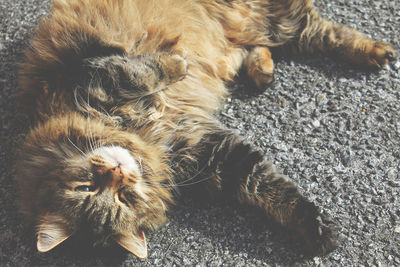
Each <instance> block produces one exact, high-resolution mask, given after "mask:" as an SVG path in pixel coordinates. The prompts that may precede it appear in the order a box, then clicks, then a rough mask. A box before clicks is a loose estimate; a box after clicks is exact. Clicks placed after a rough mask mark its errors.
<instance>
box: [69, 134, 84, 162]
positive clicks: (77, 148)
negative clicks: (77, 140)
mask: <svg viewBox="0 0 400 267" xmlns="http://www.w3.org/2000/svg"><path fill="white" fill-rule="evenodd" d="M67 139H68V141H69V142H70V143H71V144H72V145H73V146H74V147H75V148H76V150H78V151H79V152H80V153H81V154H82V156H85V157H86V154H85V153H84V152H83V151H82V150H81V149H80V148H79V147H78V146H77V145H75V144H74V142H72V140H71V139H70V138H69V137H68V136H67Z"/></svg>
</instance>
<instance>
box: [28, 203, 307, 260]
mask: <svg viewBox="0 0 400 267" xmlns="http://www.w3.org/2000/svg"><path fill="white" fill-rule="evenodd" d="M197 203H198V200H197V199H193V198H190V197H189V198H188V197H187V196H184V197H183V198H181V199H180V200H179V201H178V202H177V205H176V207H175V209H174V212H172V213H171V214H169V218H170V221H169V222H168V223H167V224H166V225H165V226H163V227H161V228H160V229H159V230H156V231H154V232H151V233H148V236H147V239H148V250H149V256H148V258H147V259H145V260H141V259H138V258H136V257H135V256H134V255H132V254H130V253H128V252H127V251H125V250H124V249H122V248H121V247H119V246H118V245H111V246H110V247H107V248H93V247H92V246H91V245H90V244H89V243H88V242H87V240H85V239H84V237H83V236H75V237H72V238H70V239H69V240H67V241H65V242H64V243H63V244H61V245H59V246H58V247H57V248H55V249H54V250H53V251H51V252H50V253H48V254H44V255H43V256H41V257H40V258H39V259H36V260H35V262H36V263H45V262H50V261H51V260H52V259H57V262H64V263H71V264H75V263H78V264H84V265H85V266H126V265H129V266H131V265H132V266H142V265H143V266H169V265H174V264H175V265H177V266H181V265H185V264H186V265H187V264H188V263H189V265H193V266H194V265H196V264H200V265H201V266H203V265H204V266H209V265H213V263H215V262H216V261H218V260H220V261H222V262H223V263H224V264H226V265H227V266H234V265H236V264H233V263H234V261H235V257H236V256H235V255H238V256H239V258H241V259H246V260H249V261H251V262H256V263H257V262H258V263H259V264H262V263H267V264H269V265H276V264H278V265H284V266H292V265H295V264H296V263H300V262H302V261H305V260H307V259H309V258H310V256H307V255H305V254H304V253H303V252H304V251H303V250H302V246H303V245H302V243H301V241H300V239H299V237H298V236H297V234H295V233H293V232H291V231H288V230H287V229H284V228H282V227H280V226H278V225H277V224H276V223H275V222H274V221H272V220H271V219H269V218H267V217H266V216H264V215H262V214H261V213H260V210H257V209H255V208H249V207H247V206H241V205H239V206H236V205H235V204H233V203H229V202H227V201H221V200H218V201H216V202H214V201H213V203H210V202H206V203H203V204H197ZM232 264H233V265H232Z"/></svg>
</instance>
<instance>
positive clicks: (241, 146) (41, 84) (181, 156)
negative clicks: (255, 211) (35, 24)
mask: <svg viewBox="0 0 400 267" xmlns="http://www.w3.org/2000/svg"><path fill="white" fill-rule="evenodd" d="M273 47H283V49H286V50H284V51H291V52H314V51H322V52H328V53H331V54H334V55H338V56H340V57H342V58H343V59H345V60H347V61H349V62H351V63H354V64H358V65H363V66H369V67H382V66H383V65H385V64H386V63H387V62H388V61H389V60H391V59H393V57H394V50H393V48H391V47H390V46H389V45H385V44H383V43H381V42H377V41H373V40H371V39H368V38H366V37H364V36H363V35H362V34H361V33H359V32H357V31H355V30H352V29H349V28H347V27H345V26H341V25H337V24H334V23H332V22H329V21H327V20H324V19H322V18H321V17H320V16H319V15H318V14H317V12H316V11H315V9H314V8H313V6H312V1H311V0H281V1H277V0H230V1H228V0H164V1H156V0H55V1H54V7H53V9H52V11H51V15H50V16H49V17H48V18H45V19H44V20H43V21H42V23H41V26H40V27H39V29H38V30H37V32H36V36H35V38H34V39H33V41H32V44H31V47H30V48H29V49H28V50H27V52H26V59H25V62H24V63H23V65H22V69H21V73H20V86H21V90H20V92H19V95H18V97H19V100H20V103H21V104H22V105H21V106H22V107H23V108H25V109H26V111H27V112H28V114H29V115H30V117H31V119H32V128H31V130H30V133H29V134H28V135H27V137H26V140H25V143H24V145H23V148H22V151H21V156H20V160H19V162H18V170H17V175H16V180H17V181H18V184H19V187H20V199H21V210H22V212H23V214H24V215H25V218H26V221H27V223H28V224H31V225H34V226H36V227H37V248H38V250H39V251H41V252H46V251H49V250H51V249H52V248H54V247H55V246H57V245H58V244H60V243H61V242H63V241H64V240H66V239H67V238H68V237H70V236H71V235H74V234H76V233H77V232H79V231H85V232H86V233H87V234H88V235H89V237H90V238H91V240H92V242H93V244H95V245H107V244H109V243H110V242H116V243H118V244H120V245H121V246H122V247H124V248H125V249H127V250H128V251H130V252H132V253H133V254H135V255H137V256H138V257H141V258H144V257H146V255H147V247H146V238H145V232H146V231H148V230H152V229H155V228H156V227H158V226H160V225H161V224H162V223H164V222H165V220H166V217H165V214H166V212H167V211H168V210H169V209H170V208H171V206H172V204H173V195H175V193H177V190H176V185H179V184H181V183H185V184H193V186H196V190H197V191H199V192H207V194H211V195H218V194H219V195H221V196H224V197H226V198H229V199H231V200H232V201H238V202H239V203H242V204H248V205H254V206H257V207H259V209H260V212H261V213H265V214H268V215H270V216H272V217H273V218H274V219H275V220H276V221H277V222H278V223H280V224H281V225H283V226H285V227H288V228H290V229H293V230H295V231H297V232H298V233H299V234H300V236H301V237H302V238H303V239H304V242H305V244H306V247H307V250H308V251H309V252H310V253H312V254H324V253H327V252H329V251H331V250H333V249H334V248H335V246H336V241H335V234H334V231H333V230H332V229H331V227H332V225H331V222H330V221H329V220H327V219H325V218H324V217H323V216H322V215H321V214H320V213H319V211H318V208H317V207H316V206H315V205H314V204H313V203H312V202H310V201H309V200H307V199H306V198H305V197H303V196H302V195H301V194H300V193H299V191H298V190H297V188H296V186H295V185H294V184H293V183H292V182H291V181H289V180H288V179H287V178H285V177H284V176H282V175H281V174H279V173H277V172H276V171H275V170H274V167H273V165H272V164H271V163H269V162H268V161H267V160H266V159H265V158H264V156H263V154H262V153H261V152H260V151H258V150H257V149H255V148H254V147H252V146H251V145H249V144H247V143H245V142H244V141H243V140H242V139H241V138H240V137H239V136H237V135H235V134H234V133H232V132H231V131H229V130H227V129H225V128H223V127H222V126H221V125H220V124H219V123H218V121H216V119H215V117H214V116H213V114H215V112H216V111H217V110H218V108H219V105H220V103H221V101H222V100H223V99H224V98H225V97H226V96H227V95H228V90H227V87H226V86H225V83H226V82H227V81H231V80H232V79H233V77H234V76H235V75H236V74H237V72H238V70H239V68H240V67H241V66H243V67H244V68H245V69H246V70H247V73H248V75H249V78H250V79H252V80H253V81H254V83H255V85H256V86H257V87H258V88H265V86H266V85H268V84H269V83H270V82H271V81H272V76H273V68H274V64H273V61H272V59H271V53H270V50H269V48H273Z"/></svg>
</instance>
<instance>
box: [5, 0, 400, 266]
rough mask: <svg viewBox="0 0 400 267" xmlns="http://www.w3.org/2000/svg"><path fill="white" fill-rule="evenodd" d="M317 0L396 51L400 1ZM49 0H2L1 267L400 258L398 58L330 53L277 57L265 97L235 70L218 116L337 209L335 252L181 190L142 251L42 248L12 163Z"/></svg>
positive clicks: (399, 261)
mask: <svg viewBox="0 0 400 267" xmlns="http://www.w3.org/2000/svg"><path fill="white" fill-rule="evenodd" d="M316 6H317V7H318V9H319V10H320V12H321V13H322V14H323V16H324V17H326V18H329V19H331V20H333V21H336V22H338V23H343V24H347V25H349V26H351V27H353V28H356V29H358V30H360V31H362V32H364V33H366V34H367V35H368V36H370V37H372V38H374V39H379V40H382V41H385V42H387V43H390V44H392V45H393V46H394V47H395V49H396V50H397V53H398V54H399V51H400V50H399V48H400V42H399V38H400V37H399V30H398V29H400V2H399V0H392V1H390V0H384V1H372V0H371V1H370V0H360V1H355V0H319V1H316ZM48 7H49V1H47V0H46V1H40V0H1V1H0V124H1V130H0V132H1V135H0V138H1V139H0V140H1V143H0V147H1V148H0V158H1V159H0V183H1V186H0V207H1V209H0V265H1V266H183V265H187V266H294V265H295V266H400V248H399V244H400V210H399V207H400V206H399V193H400V175H399V166H400V150H399V148H400V111H399V110H400V106H399V104H400V101H399V100H400V60H399V58H397V59H396V60H395V61H394V62H392V63H391V64H390V65H389V66H388V67H387V68H385V69H383V70H381V71H379V72H366V71H363V70H359V69H355V68H353V67H351V66H348V65H346V64H344V63H341V62H338V61H336V60H335V59H334V58H329V57H327V56H324V55H313V56H302V57H296V58H287V57H280V56H278V57H275V64H276V73H275V78H276V80H275V83H274V85H273V86H272V87H271V88H269V89H268V90H267V91H265V92H264V93H262V94H258V95H254V94H252V93H250V92H251V88H250V87H251V86H250V85H248V83H247V81H246V79H245V77H239V78H238V82H237V83H235V84H234V85H231V87H232V91H233V96H232V97H231V98H230V99H228V101H227V102H226V103H225V105H224V109H223V111H222V113H221V114H219V117H220V118H221V120H222V122H223V123H224V124H225V125H226V126H227V127H229V128H231V129H234V130H235V131H237V132H238V133H239V134H241V135H242V136H244V137H245V138H246V139H248V140H249V141H250V142H253V143H255V144H256V145H257V146H258V147H259V148H260V149H262V150H263V151H265V154H266V156H267V157H268V158H269V159H270V160H271V161H273V162H274V163H275V164H276V165H277V167H278V168H279V169H280V170H281V171H282V172H283V173H284V174H286V175H288V176H289V177H290V178H291V179H293V180H294V182H295V183H296V184H297V185H298V186H299V188H300V190H301V191H302V192H303V193H304V194H305V195H306V196H308V197H309V198H310V199H312V200H313V201H315V202H316V203H318V205H320V206H321V207H322V209H323V211H324V212H326V213H328V214H330V215H331V216H332V217H333V219H334V220H335V221H336V222H337V224H338V226H339V239H340V246H339V248H338V249H337V250H336V251H334V252H333V253H331V254H329V255H328V256H326V257H322V258H321V257H315V258H309V257H307V256H305V255H303V254H302V252H301V251H302V250H301V247H302V245H301V243H300V241H299V240H298V238H296V236H295V235H293V233H290V232H288V231H286V230H285V229H281V228H279V227H277V226H276V225H275V224H274V223H273V222H272V221H270V220H269V219H268V218H265V217H263V216H260V215H259V214H257V212H255V211H254V210H252V209H249V208H247V207H236V206H235V205H233V204H231V203H213V204H207V205H204V206H198V205H196V203H195V202H194V201H193V200H187V199H186V200H185V199H183V200H181V201H179V202H178V205H177V207H176V210H175V212H173V213H171V214H170V216H169V217H170V221H169V222H168V223H167V224H166V225H165V226H164V227H162V228H161V229H159V230H157V231H155V232H153V233H149V234H148V249H149V257H148V259H146V260H139V259H136V258H135V257H134V256H132V255H130V254H128V253H126V252H125V251H123V250H121V249H119V248H117V247H116V248H109V249H104V250H91V249H81V248H79V247H78V246H77V245H76V244H77V242H76V241H75V242H74V240H71V242H66V243H65V244H64V245H62V246H60V247H59V248H57V249H55V250H54V251H52V252H49V253H46V254H39V253H37V252H36V246H35V240H34V236H33V235H32V233H31V232H29V231H28V232H27V231H25V230H24V228H23V227H22V224H21V218H20V217H19V215H18V213H17V210H16V196H15V191H16V189H15V185H14V182H13V180H12V175H13V173H14V167H13V163H14V158H15V151H16V149H17V148H18V146H19V145H20V144H21V140H22V135H23V133H25V132H26V128H25V121H24V119H23V117H21V116H20V113H19V112H18V110H17V109H16V107H15V106H14V104H13V103H12V101H10V95H11V94H12V93H13V92H15V91H16V90H17V88H18V83H17V69H18V63H19V62H21V58H22V57H21V55H22V51H23V49H24V48H25V47H27V45H28V42H29V39H30V38H31V37H32V35H33V32H34V28H35V27H36V26H37V25H38V21H39V18H40V16H43V15H46V12H47V10H48ZM249 88H250V89H249ZM78 243H79V242H78Z"/></svg>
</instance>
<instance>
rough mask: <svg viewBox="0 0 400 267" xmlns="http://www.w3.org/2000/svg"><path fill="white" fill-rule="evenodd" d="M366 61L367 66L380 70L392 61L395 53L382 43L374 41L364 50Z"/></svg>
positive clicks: (391, 48)
mask: <svg viewBox="0 0 400 267" xmlns="http://www.w3.org/2000/svg"><path fill="white" fill-rule="evenodd" d="M366 57H367V58H366V61H367V64H368V66H370V67H374V68H382V67H384V66H385V65H387V64H388V63H389V61H392V60H394V58H395V51H394V49H393V47H391V46H390V45H387V44H384V43H382V42H378V41H374V42H373V43H372V44H371V45H370V46H367V48H366Z"/></svg>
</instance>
